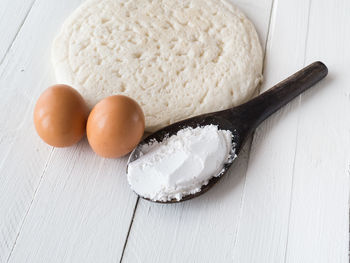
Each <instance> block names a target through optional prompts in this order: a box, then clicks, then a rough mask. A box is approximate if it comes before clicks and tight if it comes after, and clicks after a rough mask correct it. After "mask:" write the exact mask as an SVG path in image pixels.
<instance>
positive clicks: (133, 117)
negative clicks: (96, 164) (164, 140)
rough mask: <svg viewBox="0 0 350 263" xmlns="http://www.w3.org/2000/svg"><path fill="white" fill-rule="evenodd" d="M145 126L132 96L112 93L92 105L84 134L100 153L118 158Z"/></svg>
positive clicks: (131, 144) (134, 144)
mask: <svg viewBox="0 0 350 263" xmlns="http://www.w3.org/2000/svg"><path fill="white" fill-rule="evenodd" d="M144 130H145V117H144V114H143V112H142V109H141V107H140V106H139V105H138V104H137V102H136V101H134V100H133V99H131V98H129V97H126V96H122V95H116V96H111V97H108V98H105V99H103V100H102V101H100V102H99V103H98V104H96V106H95V107H94V108H93V109H92V111H91V113H90V115H89V118H88V122H87V126H86V132H87V138H88V140H89V143H90V145H91V147H92V149H93V150H94V151H95V152H96V153H97V154H98V155H100V156H102V157H107V158H118V157H121V156H123V155H126V154H127V153H129V152H131V151H132V150H133V149H134V148H135V147H136V146H137V144H138V143H139V142H140V140H141V138H142V135H143V133H144Z"/></svg>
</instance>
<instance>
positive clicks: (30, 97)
mask: <svg viewBox="0 0 350 263" xmlns="http://www.w3.org/2000/svg"><path fill="white" fill-rule="evenodd" d="M81 2H82V1H81V0H75V1H65V2H64V3H62V2H61V1H47V0H37V1H36V3H35V5H34V6H33V8H32V11H31V13H30V15H29V16H28V19H27V20H26V22H25V24H24V25H23V27H22V30H21V32H20V33H19V35H18V37H17V39H16V41H15V42H14V44H13V46H12V47H11V50H10V52H9V55H8V56H6V59H5V60H4V63H3V65H1V67H0V76H1V77H0V86H1V88H2V89H1V95H2V100H3V103H1V105H0V110H1V112H0V122H1V125H0V127H1V133H0V134H1V144H0V145H1V151H0V155H1V156H0V157H1V158H0V160H1V168H0V172H1V177H0V178H1V179H0V180H1V183H0V193H1V194H0V198H1V200H0V216H1V218H0V224H1V225H0V229H1V237H0V242H1V247H0V248H1V253H0V257H1V259H0V262H3V261H6V260H7V261H9V262H23V261H26V262H27V261H29V262H65V261H67V262H72V261H75V262H78V261H83V262H115V261H118V260H119V258H120V256H121V252H122V249H123V246H124V243H125V239H126V236H127V233H128V228H129V223H130V221H131V217H132V214H133V211H134V206H135V203H136V197H135V196H134V195H133V194H132V192H131V191H130V190H129V187H128V186H127V184H126V180H125V178H124V177H123V176H124V175H125V165H126V159H125V158H124V159H121V160H119V161H116V160H113V161H110V160H103V159H102V158H99V157H97V156H96V155H95V154H94V153H93V152H92V150H91V149H90V147H89V146H88V143H87V141H86V139H84V140H83V141H82V142H81V143H80V144H79V145H77V146H73V147H71V148H68V149H53V148H52V147H48V146H47V145H45V144H44V143H43V142H41V141H40V139H39V138H38V136H37V135H36V134H35V131H34V127H33V124H32V110H33V107H34V103H35V100H36V98H37V97H38V96H39V94H40V93H41V92H42V91H43V90H44V89H45V88H46V87H47V86H49V85H50V84H52V83H53V82H54V78H53V74H52V69H51V65H50V47H51V42H52V39H53V37H54V35H55V34H56V32H57V30H58V29H59V27H60V25H61V23H62V22H63V20H64V19H65V18H66V17H67V16H68V15H69V14H70V13H71V12H72V11H73V10H74V8H76V7H77V6H78V5H79V4H80V3H81ZM9 116H10V118H9Z"/></svg>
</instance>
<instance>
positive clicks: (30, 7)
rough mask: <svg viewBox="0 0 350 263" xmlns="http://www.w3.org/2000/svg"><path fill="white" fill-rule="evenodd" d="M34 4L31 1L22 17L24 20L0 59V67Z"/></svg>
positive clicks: (34, 0)
mask: <svg viewBox="0 0 350 263" xmlns="http://www.w3.org/2000/svg"><path fill="white" fill-rule="evenodd" d="M35 2H36V0H33V2H32V3H31V5H30V6H29V8H28V11H27V13H26V14H25V16H24V18H23V20H22V22H21V24H20V25H19V27H18V29H17V32H16V34H15V36H14V37H13V39H12V40H11V43H10V45H9V46H8V47H7V49H6V52H5V54H4V55H3V57H2V58H1V59H0V66H1V65H2V63H4V61H5V58H6V56H7V54H8V53H9V51H10V50H11V48H12V46H13V43H14V42H15V40H16V39H17V36H18V34H19V32H20V31H21V30H22V27H23V25H24V23H25V21H26V20H27V18H28V16H29V14H30V12H31V11H32V9H33V6H34V4H35Z"/></svg>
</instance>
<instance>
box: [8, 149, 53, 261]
mask: <svg viewBox="0 0 350 263" xmlns="http://www.w3.org/2000/svg"><path fill="white" fill-rule="evenodd" d="M54 150H55V147H52V148H51V151H50V154H49V157H48V158H47V161H46V163H45V166H44V169H43V171H42V173H41V176H40V179H39V183H38V186H37V188H36V189H35V191H34V194H33V198H32V200H31V201H30V204H29V207H28V209H27V211H26V213H25V215H24V217H23V220H22V223H21V225H20V227H19V230H18V233H17V235H16V239H15V241H14V242H13V245H12V247H11V250H10V253H9V256H8V257H7V260H6V262H9V261H10V259H11V256H12V253H13V250H14V249H15V247H16V244H17V240H18V237H19V235H20V234H21V231H22V228H23V225H24V223H25V221H26V219H27V216H28V214H29V211H30V209H31V208H32V206H33V202H34V199H35V197H36V195H37V193H38V190H39V188H40V185H41V183H42V181H43V178H44V176H45V173H46V170H47V167H48V165H49V163H50V161H51V158H52V154H53V151H54Z"/></svg>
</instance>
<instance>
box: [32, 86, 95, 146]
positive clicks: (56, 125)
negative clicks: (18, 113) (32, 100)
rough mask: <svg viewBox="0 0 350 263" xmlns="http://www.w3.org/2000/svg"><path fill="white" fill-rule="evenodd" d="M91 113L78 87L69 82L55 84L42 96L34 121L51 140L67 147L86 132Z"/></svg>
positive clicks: (56, 144)
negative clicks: (71, 85) (72, 86)
mask: <svg viewBox="0 0 350 263" xmlns="http://www.w3.org/2000/svg"><path fill="white" fill-rule="evenodd" d="M88 114H89V110H88V107H87V106H86V103H85V101H84V99H83V97H82V96H81V95H80V94H79V92H78V91H76V90H75V89H73V88H71V87H69V86H67V85H54V86H52V87H50V88H48V89H47V90H45V91H44V92H43V94H41V96H40V97H39V99H38V101H37V103H36V105H35V109H34V124H35V128H36V131H37V133H38V134H39V136H40V137H41V138H42V139H43V140H44V141H45V142H46V143H47V144H50V145H52V146H56V147H67V146H71V145H73V144H75V143H76V142H78V141H79V140H80V139H81V138H82V137H83V136H84V134H85V127H86V121H87V117H88Z"/></svg>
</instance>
